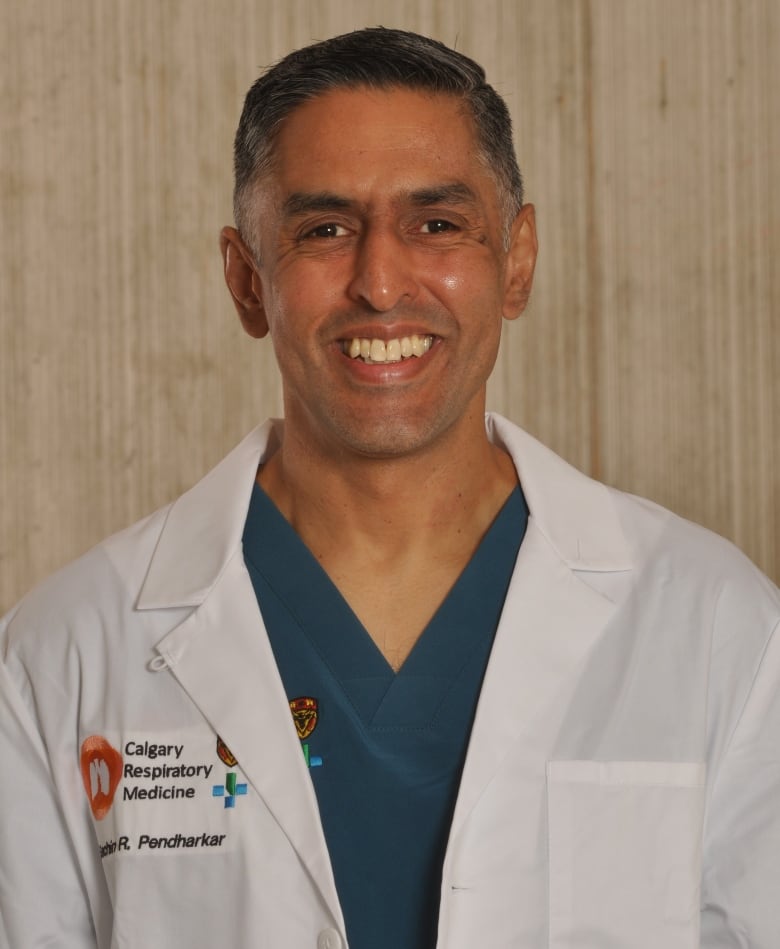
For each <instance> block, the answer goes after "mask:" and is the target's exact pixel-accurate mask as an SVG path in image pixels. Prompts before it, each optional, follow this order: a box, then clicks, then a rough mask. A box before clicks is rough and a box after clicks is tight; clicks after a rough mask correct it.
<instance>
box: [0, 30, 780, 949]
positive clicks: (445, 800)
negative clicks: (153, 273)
mask: <svg viewBox="0 0 780 949" xmlns="http://www.w3.org/2000/svg"><path fill="white" fill-rule="evenodd" d="M235 167H236V186H235V222H236V226H235V227H226V228H224V230H223V232H222V235H221V246H222V252H223V257H224V268H225V277H226V280H227V284H228V287H229V290H230V293H231V295H232V298H233V302H234V304H235V307H236V309H237V311H238V314H239V316H240V319H241V321H242V324H243V326H244V328H245V329H246V331H247V332H248V333H249V334H250V335H251V336H253V337H257V338H262V337H265V336H268V337H270V340H271V343H272V344H273V346H274V351H275V353H276V357H277V361H278V364H279V369H280V373H281V378H282V385H283V393H284V419H283V420H280V421H276V422H268V423H266V424H264V425H263V426H261V427H260V428H259V429H257V430H256V431H255V432H253V433H252V434H250V435H249V436H248V438H247V439H246V440H245V441H244V442H243V443H242V444H241V445H240V446H239V447H238V448H237V449H236V450H235V451H234V452H233V453H231V455H229V456H228V457H227V458H226V459H225V460H224V461H223V462H222V463H221V464H220V465H219V466H218V467H217V468H216V469H215V470H214V471H213V472H211V473H210V474H209V475H208V476H207V477H206V478H205V479H204V480H203V481H202V482H200V483H199V484H198V485H196V486H195V487H194V488H193V489H192V490H191V491H189V492H188V493H187V494H185V495H184V496H183V497H181V498H180V499H179V500H178V501H176V502H175V503H174V504H172V505H171V506H170V507H169V508H166V509H165V510H164V511H161V512H159V513H157V514H155V515H152V516H151V517H150V518H148V519H147V520H146V521H144V522H142V523H141V524H139V525H136V526H135V527H133V528H130V529H129V530H128V531H125V532H124V533H122V534H120V535H117V536H116V537H113V538H110V539H109V540H108V541H106V542H105V543H104V544H102V545H100V546H99V547H98V548H96V549H95V550H94V551H92V552H90V553H89V554H88V555H87V556H86V557H84V558H82V560H81V561H79V562H77V563H76V564H74V565H73V566H71V567H69V568H67V569H66V570H65V571H62V572H61V573H60V574H59V575H57V576H55V577H53V578H52V579H51V580H50V581H48V583H47V584H45V585H43V586H42V587H41V588H40V589H39V590H38V591H36V592H35V593H33V594H31V595H30V596H29V597H28V598H27V599H26V600H24V601H23V602H22V603H21V604H20V605H19V606H18V607H17V608H16V610H14V611H13V612H12V614H11V615H10V616H9V617H7V618H6V620H5V621H4V624H3V626H2V639H0V645H1V646H2V658H3V663H2V664H1V665H0V677H1V678H0V684H1V685H2V690H0V697H1V698H0V724H1V725H2V728H1V729H0V753H2V755H3V761H4V762H13V766H12V767H5V766H4V768H3V770H2V772H1V773H0V782H2V786H3V793H4V795H5V796H4V798H3V800H4V803H5V804H6V806H5V807H4V808H2V809H0V815H2V816H0V842H1V843H2V847H1V848H0V861H1V864H0V910H1V912H2V917H1V918H2V924H1V925H0V945H2V946H8V947H14V949H20V947H27V946H29V947H33V946H42V945H62V946H68V947H74V949H80V947H88V946H89V947H99V949H109V947H113V946H157V945H165V946H168V947H182V949H184V947H188V949H189V947H200V946H203V947H206V946H208V947H211V946H214V945H216V944H225V945H230V946H231V947H233V949H250V947H257V946H273V947H285V949H286V947H291V949H292V947H294V949H297V947H303V946H312V947H314V946H318V947H320V949H345V947H347V945H349V946H350V947H351V949H384V947H386V946H387V947H390V946H392V947H395V949H397V947H403V949H433V947H439V949H444V947H446V949H474V947H480V949H508V947H513V949H540V947H542V946H550V947H560V949H563V947H573V946H577V947H578V949H589V947H590V949H605V947H607V946H615V947H620V949H659V947H663V949H695V947H699V946H701V947H706V949H723V947H726V946H735V947H736V946H750V947H751V949H770V947H772V949H776V946H777V944H778V938H780V917H778V915H777V911H776V905H775V904H776V892H777V886H778V881H780V860H778V856H777V854H778V853H779V852H780V751H779V749H780V646H778V643H777V641H776V639H774V638H773V631H775V630H776V628H777V625H778V621H779V619H780V597H779V596H778V591H777V589H776V588H775V587H774V586H773V585H772V584H771V583H770V582H769V581H768V580H767V579H766V578H765V577H763V576H762V575H761V574H759V573H758V572H757V571H756V570H755V568H753V567H752V565H750V564H749V563H748V562H747V561H746V560H745V558H743V557H742V556H741V555H740V554H739V553H738V552H737V551H736V550H734V548H732V547H731V546H730V545H729V544H727V543H726V542H725V541H722V540H721V539H719V538H716V537H714V536H713V535H711V534H709V533H707V532H706V531H703V530H702V529H700V528H697V527H695V526H694V525H691V524H688V523H686V522H684V521H681V520H680V519H679V518H676V517H674V516H673V515H671V514H670V513H668V512H666V511H664V510H662V509H660V508H658V507H656V506H655V505H653V504H650V503H649V502H644V501H641V500H638V499H636V498H631V497H628V496H626V495H623V494H621V493H620V492H617V491H614V490H612V489H609V488H607V487H605V486H603V485H600V484H598V483H596V482H594V481H591V480H589V479H588V478H586V477H584V476H583V475H581V474H579V473H578V472H576V471H574V470H573V469H571V468H570V467H569V466H568V465H566V464H565V463H564V462H563V461H561V460H560V459H558V458H556V457H555V456H554V455H553V454H551V453H550V452H549V451H548V450H547V449H545V448H543V447H542V446H541V445H539V444H538V443H537V442H535V441H534V440H533V439H532V438H530V437H529V436H528V435H526V434H525V433H523V432H522V431H520V430H519V429H517V428H515V427H514V426H513V425H512V424H511V423H509V422H507V421H506V420H504V419H501V418H499V417H496V416H492V415H488V416H486V414H485V389H486V382H487V379H488V377H489V375H490V372H491V370H492V368H493V365H494V362H495V358H496V353H497V349H498V345H499V340H500V335H501V326H502V322H503V320H505V319H514V318H516V317H517V316H519V315H520V314H521V313H522V312H523V310H524V308H525V305H526V302H527V300H528V296H529V292H530V288H531V281H532V277H533V270H534V263H535V258H536V235H535V227H534V213H533V208H532V207H531V206H530V205H525V204H523V200H522V189H521V181H520V174H519V171H518V168H517V163H516V159H515V155H514V150H513V145H512V135H511V125H510V120H509V116H508V113H507V110H506V107H505V105H504V103H503V102H502V100H501V99H500V98H499V97H498V96H497V94H496V93H495V91H494V90H493V89H492V88H491V87H490V86H489V85H488V84H487V83H486V81H485V75H484V72H483V70H482V69H481V67H479V66H478V65H477V64H475V63H474V62H472V61H471V60H469V59H468V58H466V57H464V56H463V55H461V54H460V53H457V52H454V51H453V50H450V49H448V48H447V47H445V46H443V45H441V44H440V43H438V42H435V41H433V40H429V39H426V38H424V37H421V36H417V35H414V34H409V33H404V32H400V31H395V30H385V29H370V30H363V31H359V32H356V33H352V34H349V35H346V36H342V37H337V38H335V39H332V40H328V41H326V42H324V43H320V44H316V45H315V46H312V47H308V48H307V49H304V50H300V51H298V52H296V53H292V54H291V55H290V56H288V57H286V58H285V59H284V60H282V61H281V62H280V63H278V64H277V65H276V66H274V67H273V68H272V69H271V70H269V71H268V72H267V73H266V74H265V75H264V76H263V77H261V78H260V79H259V80H258V82H257V83H256V84H255V85H254V86H253V87H252V89H251V90H250V92H249V94H248V96H247V99H246V103H245V106H244V111H243V114H242V117H241V122H240V125H239V129H238V133H237V136H236V150H235Z"/></svg>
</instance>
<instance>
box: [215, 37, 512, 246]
mask: <svg viewBox="0 0 780 949" xmlns="http://www.w3.org/2000/svg"><path fill="white" fill-rule="evenodd" d="M360 87H364V88H370V89H392V88H398V87H401V88H406V89H416V90H424V91H427V92H433V93H440V94H443V95H450V96H454V97H458V98H461V99H462V100H463V101H464V103H465V104H466V106H467V108H468V109H469V111H470V113H471V116H472V118H473V121H474V126H475V130H476V135H477V143H478V146H479V150H480V157H481V158H482V160H483V161H484V162H485V164H486V167H487V168H488V170H489V171H490V172H491V174H492V175H493V177H494V178H495V181H496V186H497V189H498V193H499V200H500V202H501V209H502V214H503V219H504V230H505V232H506V233H505V236H506V235H507V234H508V232H509V228H510V227H511V223H512V221H513V220H514V218H515V216H516V215H517V213H518V211H519V210H520V208H521V207H522V205H523V182H522V177H521V175H520V169H519V168H518V165H517V158H516V156H515V149H514V144H513V141H512V120H511V118H510V115H509V110H508V109H507V107H506V103H505V102H504V100H503V99H502V98H501V96H500V95H499V94H498V93H497V92H496V91H495V89H493V87H492V86H490V85H489V84H488V83H487V81H486V79H485V70H484V69H483V68H482V67H481V66H480V65H479V64H478V63H476V62H474V60H473V59H469V57H468V56H464V55H463V54H462V53H458V52H457V51H455V50H453V49H450V48H449V47H448V46H445V45H444V44H443V43H440V42H438V41H437V40H433V39H430V38H429V37H426V36H420V35H419V34H417V33H409V32H406V31H404V30H393V29H386V28H385V27H381V26H380V27H369V28H367V29H363V30H356V31H355V32H352V33H345V34H344V35H342V36H336V37H333V38H331V39H328V40H324V41H323V42H320V43H315V44H313V45H312V46H306V47H304V48H303V49H299V50H296V51H295V52H292V53H290V54H289V55H287V56H285V57H284V59H282V60H280V61H279V62H278V63H276V64H275V65H274V66H272V67H271V68H270V69H269V70H268V71H267V72H266V73H265V74H264V75H262V76H261V77H260V78H259V79H258V80H257V81H256V82H255V83H254V85H253V86H252V87H251V89H250V90H249V92H248V93H247V96H246V99H245V101H244V108H243V111H242V113H241V119H240V121H239V124H238V129H237V131H236V138H235V143H234V171H235V187H234V191H233V213H234V215H235V221H236V226H237V228H238V230H239V232H240V233H241V234H242V235H243V237H244V239H245V240H247V242H248V243H249V244H250V246H252V247H253V246H254V234H253V227H252V221H251V209H250V205H251V202H250V194H251V190H252V186H253V185H254V184H255V183H256V182H257V181H259V180H260V179H261V178H262V176H263V175H264V174H266V173H267V172H269V171H270V170H271V168H272V166H273V159H274V145H275V143H276V139H277V136H278V134H279V131H280V129H281V126H282V124H283V122H284V121H285V119H286V118H288V116H289V115H290V114H291V113H292V112H293V111H294V110H295V109H296V108H297V107H298V106H299V105H301V104H302V103H304V102H307V101H308V100H310V99H314V98H316V97H317V96H319V95H322V94H324V93H325V92H328V91H330V90H332V89H340V88H360Z"/></svg>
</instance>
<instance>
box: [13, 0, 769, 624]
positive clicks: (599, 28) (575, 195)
mask: <svg viewBox="0 0 780 949" xmlns="http://www.w3.org/2000/svg"><path fill="white" fill-rule="evenodd" d="M378 23H382V24H385V25H388V26H402V27H406V28H410V29H416V30H420V31H422V32H427V33H430V34H431V35H434V36H437V37H439V38H441V39H442V40H444V41H445V42H447V43H450V44H455V45H457V46H458V48H460V49H462V50H464V51H465V52H467V53H469V54H471V55H473V56H475V57H476V58H477V59H479V60H481V61H482V62H483V63H485V64H486V66H487V67H488V71H489V75H490V78H491V79H492V81H493V83H494V85H495V86H496V87H497V89H498V90H499V91H500V92H501V93H502V94H503V95H504V96H505V97H506V99H507V100H508V102H509V105H510V107H511V109H512V112H513V114H514V116H515V121H516V131H517V143H518V152H519V155H520V160H521V165H522V166H523V168H524V171H525V177H526V181H527V188H528V196H529V199H530V200H532V201H534V202H535V203H536V205H537V212H538V219H539V227H540V234H541V241H542V252H541V258H540V266H539V271H538V279H537V284H536V288H535V295H534V299H533V303H532V306H531V308H530V310H529V311H528V314H527V317H526V318H525V319H524V320H523V321H522V322H521V323H518V324H514V325H512V326H511V328H509V330H508V332H507V335H506V338H505V340H504V345H503V349H502V353H501V356H500V363H499V367H498V369H497V373H496V376H495V378H494V380H493V382H492V383H491V391H490V404H491V407H493V408H496V409H498V410H500V411H503V412H504V413H506V414H508V415H510V416H511V417H512V418H514V419H516V420H518V421H520V422H521V423H523V424H524V425H525V426H526V427H527V428H529V429H530V430H531V431H532V432H534V433H535V434H537V435H538V436H539V437H540V438H541V439H542V440H543V441H545V442H547V443H548V444H549V445H551V446H552V447H553V448H555V449H556V450H557V451H559V452H560V453H562V454H563V455H564V456H566V457H567V458H569V459H570V460H571V461H572V462H573V463H574V464H576V465H578V466H579V467H581V468H583V469H584V470H586V471H588V472H591V473H593V474H595V475H597V476H598V477H600V478H602V479H604V480H606V481H608V482H610V483H612V484H615V485H618V486H619V487H622V488H625V489H627V490H629V491H633V492H637V493H641V494H644V495H647V496H649V497H651V498H654V499H656V500H658V501H660V502H661V503H663V504H665V505H667V506H669V507H671V508H673V509H674V510H676V511H678V512H680V513H682V514H684V515H686V516H688V517H691V518H693V519H695V520H698V521H700V522H702V523H705V524H707V525H708V526H710V527H712V528H714V529H715V530H717V531H719V532H720V533H723V534H725V535H727V536H728V537H731V538H732V539H734V540H735V541H736V542H737V543H738V544H739V545H740V546H741V547H742V548H743V549H744V550H745V551H746V552H747V553H748V554H749V555H750V556H751V557H752V558H753V559H754V560H756V561H757V562H758V563H759V564H760V565H761V566H762V567H763V568H764V569H765V570H766V571H767V572H769V573H770V574H771V575H773V576H774V577H775V578H777V577H778V575H780V538H779V536H778V534H779V529H778V521H779V519H780V497H779V491H778V476H777V470H778V461H780V442H779V436H780V383H778V379H777V366H778V356H779V355H780V341H779V340H778V318H777V311H778V304H779V303H780V268H779V267H778V265H777V261H778V259H779V258H780V237H778V223H780V183H778V175H777V169H778V168H779V167H780V95H778V89H780V3H778V2H777V0H765V2H762V0H742V2H740V0H590V2H588V0H560V2H555V0H479V2H475V3H471V2H465V0H462V2H459V0H427V2H426V0H392V2H387V0H373V2H372V0H321V2H316V0H284V2H282V0H67V2H66V0H61V2H58V0H38V2H35V3H21V2H18V3H17V2H12V0H4V2H3V3H2V5H1V8H0V50H1V51H2V55H1V56H0V102H1V103H2V132H1V134H0V169H1V172H0V173H1V176H2V177H0V210H1V212H2V236H1V237H0V253H1V254H2V263H1V264H0V280H1V283H0V317H1V319H2V326H1V328H0V386H1V387H2V389H1V392H2V417H1V418H0V453H1V457H2V461H1V462H0V498H1V499H2V513H1V518H0V609H1V608H3V607H7V606H10V605H11V603H12V602H13V601H14V600H15V599H16V598H17V597H18V596H19V595H20V594H21V593H22V592H23V591H24V590H25V589H26V588H27V587H28V586H30V585H31V584H32V583H34V582H35V581H37V580H38V579H40V578H41V577H42V576H43V575H44V574H46V573H47V572H48V571H50V570H52V569H53V568H55V567H56V566H58V565H59V564H61V563H63V562H65V561H66V560H68V559H70V558H72V557H73V556H75V555H76V554H78V553H80V552H81V551H83V550H84V549H85V548H87V547H88V546H89V545H91V544H92V543H94V542H95V541H97V540H98V539H99V538H100V537H102V536H104V535H105V534H107V533H109V532H111V531H113V530H115V529H117V528H119V527H121V526H123V525H125V524H128V523H130V522H131V521H133V520H134V519H136V518H138V517H139V516H141V515H142V514H144V513H146V512H148V511H150V510H152V509H153V508H155V507H157V506H159V505H160V504H162V503H164V502H165V501H167V500H169V499H170V498H172V497H173V496H175V495H176V494H177V493H178V492H180V491H181V490H182V489H184V488H185V487H187V486H188V485H190V484H191V483H192V482H193V481H194V480H195V479H197V478H198V476H199V475H201V474H202V473H203V472H204V471H205V470H206V469H207V468H208V467H209V466H210V465H212V464H213V463H214V462H215V461H216V460H217V459H218V458H219V457H220V456H221V455H222V454H223V453H224V452H225V451H226V449H228V448H229V447H230V446H231V445H232V444H233V443H234V442H236V441H237V440H238V439H239V438H240V437H241V436H242V435H243V434H244V432H246V431H247V430H248V429H249V428H250V427H251V426H252V425H254V424H255V423H256V422H257V421H258V420H260V419H261V418H263V417H264V416H266V415H267V414H271V413H275V412H278V411H279V391H278V383H277V378H276V373H275V369H274V366H273V361H272V357H271V353H270V346H269V345H268V344H267V343H263V342H259V343H258V342H253V341H251V340H249V339H248V338H247V337H244V336H243V335H242V333H241V330H240V328H239V326H238V323H237V320H236V319H235V318H234V315H233V311H232V307H231V305H230V303H229V301H228V297H227V294H226V292H225V290H224V289H223V286H222V276H221V268H220V263H219V259H218V253H217V234H218V230H219V227H220V225H221V224H223V223H226V222H227V221H229V219H230V190H231V180H230V178H231V174H230V164H231V143H232V136H233V130H234V127H235V124H236V121H237V118H238V115H239V111H240V108H241V102H242V97H243V94H244V92H245V90H246V89H247V87H248V86H249V85H250V83H251V82H252V81H253V79H254V78H255V77H256V76H257V74H258V72H259V70H260V69H261V67H263V66H264V65H265V64H268V63H269V62H270V61H272V60H274V59H275V58H278V57H279V56H281V55H283V54H284V53H285V52H287V51H288V50H289V49H291V48H292V47H295V46H298V45H302V44H304V43H306V42H308V41H310V40H313V39H316V38H323V37H325V36H328V35H331V34H333V33H336V32H343V31H345V30H348V29H352V28H355V27H359V26H363V25H367V24H378Z"/></svg>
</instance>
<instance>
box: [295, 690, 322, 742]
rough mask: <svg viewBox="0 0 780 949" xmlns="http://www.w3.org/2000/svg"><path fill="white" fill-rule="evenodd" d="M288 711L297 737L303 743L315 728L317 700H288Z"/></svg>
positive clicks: (306, 698)
mask: <svg viewBox="0 0 780 949" xmlns="http://www.w3.org/2000/svg"><path fill="white" fill-rule="evenodd" d="M290 711H291V712H292V717H293V721H294V722H295V730H296V731H297V732H298V737H299V738H300V739H301V741H303V740H304V738H308V737H309V735H311V733H312V732H313V731H314V729H315V728H316V727H317V715H318V710H317V700H316V699H311V698H308V697H305V696H302V697H301V698H299V699H290Z"/></svg>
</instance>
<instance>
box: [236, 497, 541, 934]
mask: <svg viewBox="0 0 780 949" xmlns="http://www.w3.org/2000/svg"><path fill="white" fill-rule="evenodd" d="M527 519H528V511H527V508H526V504H525V499H524V498H523V494H522V492H521V491H520V489H519V487H518V488H517V489H516V490H515V491H513V492H512V494H511V495H510V497H509V499H508V500H507V502H506V503H505V505H504V507H503V508H502V510H501V512H500V513H499V515H498V516H497V518H496V519H495V521H494V522H493V524H492V525H491V527H490V529H489V530H488V532H487V533H486V535H485V537H484V538H483V539H482V542H481V543H480V546H479V547H478V549H477V551H476V552H475V554H474V556H473V557H472V559H471V560H470V562H469V563H468V565H467V566H466V568H465V569H464V571H463V573H462V574H461V576H460V578H459V579H458V581H457V582H456V583H455V586H454V587H453V588H452V590H451V591H450V593H449V594H448V596H447V597H446V599H445V600H444V602H443V603H442V604H441V606H440V607H439V610H438V611H437V613H436V615H435V616H434V617H433V619H431V621H430V623H429V624H428V626H427V627H426V629H425V630H424V632H423V633H422V635H421V636H420V638H419V639H418V641H417V643H416V644H415V646H414V648H413V649H412V651H411V653H410V654H409V656H408V658H407V659H406V661H405V662H404V664H403V666H402V667H401V668H400V670H399V671H398V672H397V673H396V672H394V671H393V669H392V668H391V666H389V665H388V663H387V661H386V660H385V658H384V657H383V656H382V654H381V652H380V651H379V650H378V649H377V647H376V646H375V645H374V642H373V640H372V639H371V638H370V636H369V635H368V633H367V632H366V630H365V628H364V627H363V625H362V624H361V623H360V621H359V620H358V619H357V617H356V616H355V614H354V613H353V612H352V610H351V609H350V607H349V606H348V604H347V603H346V601H345V600H344V598H343V597H342V596H341V594H340V593H339V591H338V590H337V589H336V587H335V586H334V585H333V583H332V582H331V580H330V579H329V577H328V576H327V574H326V573H325V572H324V570H323V569H322V568H321V567H320V565H319V563H318V562H317V560H316V559H315V557H314V556H313V555H312V554H311V553H310V551H309V550H308V548H307V547H306V546H305V545H304V544H303V542H302V541H301V539H300V538H299V537H298V535H297V534H296V533H295V531H294V530H293V529H292V527H291V526H290V525H289V524H288V523H287V521H286V520H285V519H284V518H283V517H282V515H281V513H280V512H279V511H278V509H277V508H276V507H275V505H274V504H273V502H272V501H271V500H270V498H269V497H268V496H267V495H266V494H265V493H264V492H263V491H262V489H261V488H259V487H258V486H255V489H254V492H253V495H252V500H251V504H250V508H249V514H248V517H247V521H246V527H245V530H244V538H243V543H244V557H245V561H246V564H247V568H248V570H249V574H250V576H251V578H252V583H253V585H254V588H255V592H256V594H257V599H258V603H259V605H260V610H261V612H262V615H263V620H264V622H265V625H266V628H267V630H268V635H269V637H270V640H271V645H272V648H273V651H274V656H275V657H276V662H277V664H278V667H279V672H280V674H281V678H282V682H283V683H284V687H285V690H286V693H287V697H288V699H289V700H290V703H291V714H293V717H294V718H295V720H296V726H297V727H298V734H299V737H300V739H301V749H302V753H303V754H304V756H305V759H306V761H307V763H308V765H309V773H310V775H311V779H312V782H313V784H314V788H315V791H316V794H317V800H318V804H319V809H320V816H321V820H322V826H323V829H324V833H325V839H326V841H327V844H328V851H329V853H330V858H331V864H332V866H333V872H334V876H335V880H336V887H337V890H338V894H339V900H340V902H341V906H342V909H343V912H344V918H345V922H346V929H347V938H348V940H349V944H350V947H351V949H385V947H387V949H390V947H392V949H398V947H403V949H432V947H434V946H435V944H436V929H437V922H438V908H439V898H440V887H441V871H442V862H443V859H444V851H445V848H446V845H447V835H448V832H449V827H450V822H451V819H452V812H453V808H454V806H455V798H456V796H457V793H458V784H459V781H460V775H461V770H462V768H463V762H464V758H465V755H466V747H467V744H468V739H469V734H470V731H471V724H472V721H473V718H474V712H475V709H476V704H477V699H478V697H479V691H480V687H481V684H482V678H483V676H484V672H485V667H486V664H487V660H488V656H489V655H490V649H491V646H492V643H493V637H494V635H495V631H496V627H497V625H498V620H499V617H500V615H501V610H502V608H503V604H504V598H505V595H506V591H507V588H508V586H509V580H510V577H511V575H512V570H513V568H514V564H515V559H516V557H517V552H518V549H519V547H520V543H521V541H522V538H523V534H524V532H525V528H526V523H527ZM402 595H403V591H399V596H402Z"/></svg>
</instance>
